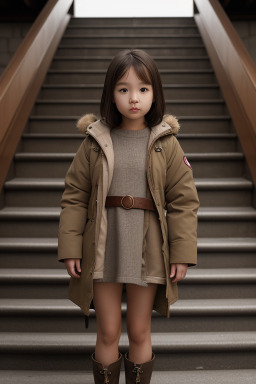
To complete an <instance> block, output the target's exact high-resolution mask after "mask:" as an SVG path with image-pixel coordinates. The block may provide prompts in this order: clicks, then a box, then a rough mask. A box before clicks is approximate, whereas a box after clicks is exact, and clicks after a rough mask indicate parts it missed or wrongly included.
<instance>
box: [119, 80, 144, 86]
mask: <svg viewBox="0 0 256 384" xmlns="http://www.w3.org/2000/svg"><path fill="white" fill-rule="evenodd" d="M140 84H146V85H151V83H149V82H146V81H141V82H140ZM116 85H129V83H126V82H125V81H122V82H120V83H116Z"/></svg>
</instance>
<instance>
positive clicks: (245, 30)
mask: <svg viewBox="0 0 256 384" xmlns="http://www.w3.org/2000/svg"><path fill="white" fill-rule="evenodd" d="M232 23H233V26H234V27H235V29H236V31H237V32H238V34H239V36H240V37H241V39H242V41H243V43H244V44H245V46H246V48H247V49H248V51H249V53H250V54H251V56H252V58H253V60H254V62H255V63H256V21H255V20H254V21H233V22H232Z"/></svg>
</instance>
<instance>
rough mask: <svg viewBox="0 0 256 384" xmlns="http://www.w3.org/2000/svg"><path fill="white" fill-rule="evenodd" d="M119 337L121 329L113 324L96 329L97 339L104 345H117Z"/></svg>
mask: <svg viewBox="0 0 256 384" xmlns="http://www.w3.org/2000/svg"><path fill="white" fill-rule="evenodd" d="M120 335H121V327H120V326H118V325H115V324H106V323H105V324H104V325H103V326H102V327H98V331H97V337H98V338H99V339H100V341H101V342H102V343H103V344H105V345H113V344H115V343H118V341H119V339H120Z"/></svg>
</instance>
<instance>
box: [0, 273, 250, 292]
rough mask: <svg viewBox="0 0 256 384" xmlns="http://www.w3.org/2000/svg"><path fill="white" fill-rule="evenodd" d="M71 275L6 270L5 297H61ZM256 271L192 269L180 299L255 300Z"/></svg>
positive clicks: (2, 281)
mask: <svg viewBox="0 0 256 384" xmlns="http://www.w3.org/2000/svg"><path fill="white" fill-rule="evenodd" d="M68 283H69V275H68V274H67V271H66V270H65V269H64V268H63V269H54V270H52V269H32V268H30V269H22V268H16V269H15V268H6V269H5V268H4V269H2V270H1V271H0V284H1V291H0V297H1V298H45V297H51V298H58V299H65V298H67V294H68ZM255 293H256V268H240V269H239V268H212V269H207V268H189V270H188V273H187V276H186V278H185V279H184V280H182V281H181V282H179V297H180V299H209V298H212V297H215V298H216V299H220V298H222V299H223V298H234V297H236V298H237V299H238V298H255Z"/></svg>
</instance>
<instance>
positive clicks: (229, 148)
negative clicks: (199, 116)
mask: <svg viewBox="0 0 256 384" xmlns="http://www.w3.org/2000/svg"><path fill="white" fill-rule="evenodd" d="M84 138H85V135H83V134H78V133H77V134H76V133H74V134H65V133H62V134H56V133H37V134H36V133H24V134H23V136H22V150H23V151H24V152H30V153H37V152H46V153H51V152H57V153H61V152H71V153H74V152H76V151H77V150H78V147H79V145H80V144H81V142H82V141H83V140H84ZM177 138H178V140H179V143H180V145H181V147H182V149H183V151H184V152H187V151H189V150H190V151H191V152H199V153H200V152H235V151H236V149H237V135H236V134H235V133H223V134H220V133H216V134H196V133H193V134H189V133H180V134H178V135H177Z"/></svg>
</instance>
